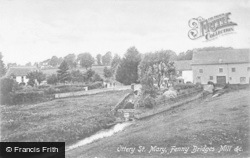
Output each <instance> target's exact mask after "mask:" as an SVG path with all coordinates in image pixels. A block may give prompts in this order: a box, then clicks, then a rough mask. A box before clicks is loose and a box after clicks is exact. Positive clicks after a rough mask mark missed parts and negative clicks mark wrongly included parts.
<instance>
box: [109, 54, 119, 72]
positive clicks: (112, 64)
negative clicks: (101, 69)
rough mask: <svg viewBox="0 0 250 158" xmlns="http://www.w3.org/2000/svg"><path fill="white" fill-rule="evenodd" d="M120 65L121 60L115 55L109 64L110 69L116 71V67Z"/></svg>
mask: <svg viewBox="0 0 250 158" xmlns="http://www.w3.org/2000/svg"><path fill="white" fill-rule="evenodd" d="M120 63H121V58H120V56H119V55H118V54H115V56H114V58H113V59H112V62H111V67H112V69H116V68H117V66H118V65H119V64H120Z"/></svg>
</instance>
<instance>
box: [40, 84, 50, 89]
mask: <svg viewBox="0 0 250 158" xmlns="http://www.w3.org/2000/svg"><path fill="white" fill-rule="evenodd" d="M49 87H50V86H49V85H39V86H38V88H39V89H45V88H49Z"/></svg>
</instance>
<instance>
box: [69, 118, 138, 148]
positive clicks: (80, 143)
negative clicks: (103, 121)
mask: <svg viewBox="0 0 250 158" xmlns="http://www.w3.org/2000/svg"><path fill="white" fill-rule="evenodd" d="M131 124H133V122H123V123H118V124H116V125H114V126H113V127H112V128H110V129H105V130H101V131H99V132H97V133H95V134H93V135H92V136H89V137H87V138H84V139H83V140H80V141H78V142H77V143H75V144H73V145H70V146H68V147H66V149H65V151H69V150H72V149H75V148H77V147H80V146H83V145H86V144H89V143H92V142H93V141H96V140H99V139H102V138H105V137H110V136H112V135H114V134H115V133H117V132H120V131H122V130H123V129H124V128H125V127H127V126H129V125H131Z"/></svg>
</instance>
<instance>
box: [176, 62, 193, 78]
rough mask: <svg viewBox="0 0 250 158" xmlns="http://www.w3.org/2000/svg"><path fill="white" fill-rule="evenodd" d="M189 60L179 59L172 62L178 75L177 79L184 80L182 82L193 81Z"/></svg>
mask: <svg viewBox="0 0 250 158" xmlns="http://www.w3.org/2000/svg"><path fill="white" fill-rule="evenodd" d="M191 62H192V60H180V61H175V62H174V66H175V69H176V71H177V73H178V75H179V77H178V79H182V80H184V83H187V82H191V83H193V71H192V67H191Z"/></svg>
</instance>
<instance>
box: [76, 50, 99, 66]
mask: <svg viewBox="0 0 250 158" xmlns="http://www.w3.org/2000/svg"><path fill="white" fill-rule="evenodd" d="M77 61H80V65H81V67H84V68H86V70H87V69H88V68H91V67H92V65H93V64H94V62H95V59H94V58H93V57H92V56H91V54H90V53H81V54H79V55H78V57H77Z"/></svg>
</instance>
